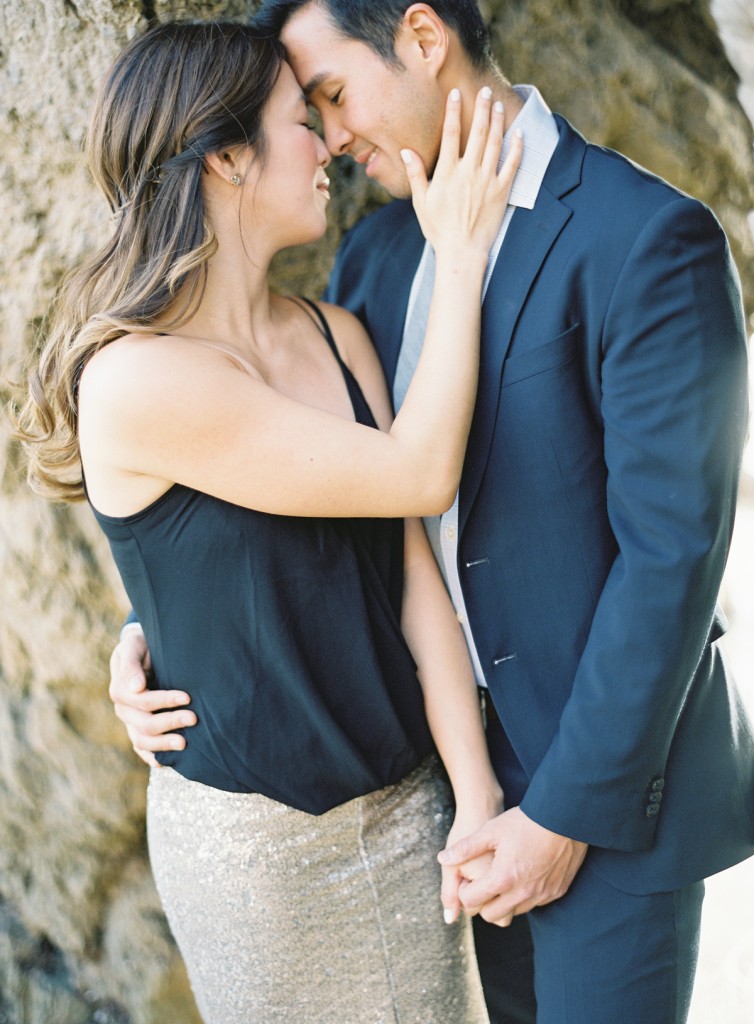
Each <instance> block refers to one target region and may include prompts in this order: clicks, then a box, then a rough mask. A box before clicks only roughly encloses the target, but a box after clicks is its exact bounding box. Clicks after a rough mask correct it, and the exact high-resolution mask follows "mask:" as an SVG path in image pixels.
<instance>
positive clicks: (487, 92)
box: [482, 85, 492, 100]
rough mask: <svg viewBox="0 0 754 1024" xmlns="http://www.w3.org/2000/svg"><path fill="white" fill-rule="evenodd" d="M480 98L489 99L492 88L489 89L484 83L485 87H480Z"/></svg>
mask: <svg viewBox="0 0 754 1024" xmlns="http://www.w3.org/2000/svg"><path fill="white" fill-rule="evenodd" d="M482 99H484V100H491V99H492V89H490V87H489V86H488V85H485V87H484V88H483V89H482Z"/></svg>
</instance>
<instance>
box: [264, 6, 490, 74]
mask: <svg viewBox="0 0 754 1024" xmlns="http://www.w3.org/2000/svg"><path fill="white" fill-rule="evenodd" d="M414 2H415V0H264V2H263V3H262V6H261V8H260V10H259V13H258V14H257V16H256V18H255V24H256V25H257V26H258V28H259V29H260V30H261V31H263V32H265V33H269V34H270V35H275V36H277V35H279V34H280V32H281V31H282V30H283V28H284V27H285V25H286V23H287V21H288V19H289V18H291V17H293V15H294V14H296V12H297V11H300V10H301V8H302V7H307V6H309V5H316V6H317V7H321V8H322V9H323V10H324V11H326V12H327V14H329V16H330V18H331V19H332V22H333V24H334V25H335V27H336V28H337V30H338V31H339V32H340V33H341V34H342V35H343V36H344V37H345V38H346V39H356V40H358V41H359V42H361V43H366V45H367V46H369V47H371V49H373V50H374V51H375V53H377V54H378V55H379V56H380V57H381V58H382V59H383V60H384V61H385V62H386V63H388V64H398V63H399V61H398V58H397V56H396V53H395V38H396V36H397V34H398V28H399V26H400V23H401V20H402V19H403V15H404V14H405V13H406V11H407V10H408V8H409V7H410V6H411V4H412V3H414ZM429 6H430V7H432V9H433V10H434V11H435V12H436V14H437V15H438V16H439V17H440V18H442V20H443V21H444V22H445V24H446V25H447V26H448V28H451V29H453V30H454V31H455V33H456V35H457V36H458V38H459V39H460V41H461V45H462V46H463V49H464V50H465V52H466V54H467V56H468V57H469V59H470V60H471V62H472V63H473V64H474V65H475V66H476V67H478V68H479V69H480V70H481V69H487V68H490V67H491V66H493V65H494V59H493V56H492V48H491V45H490V36H489V32H488V31H487V26H486V25H485V23H484V19H483V18H482V15H481V12H480V10H479V8H478V7H477V4H476V0H430V4H429Z"/></svg>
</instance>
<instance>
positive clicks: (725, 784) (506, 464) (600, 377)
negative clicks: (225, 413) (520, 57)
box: [112, 0, 754, 1024]
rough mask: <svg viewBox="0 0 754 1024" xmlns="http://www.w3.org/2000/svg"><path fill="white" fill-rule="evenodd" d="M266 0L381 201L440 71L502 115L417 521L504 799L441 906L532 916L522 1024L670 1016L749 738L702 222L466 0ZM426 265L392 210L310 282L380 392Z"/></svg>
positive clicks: (732, 471) (719, 325) (753, 801)
mask: <svg viewBox="0 0 754 1024" xmlns="http://www.w3.org/2000/svg"><path fill="white" fill-rule="evenodd" d="M261 17H262V23H263V24H264V25H265V26H266V27H267V28H268V29H269V30H270V31H273V32H278V33H280V35H281V38H282V40H283V42H284V43H285V45H286V48H287V51H288V55H289V59H290V62H291V65H292V67H293V69H294V71H295V73H296V76H297V78H298V79H299V81H300V82H301V84H302V87H303V89H304V91H305V93H306V94H307V96H308V98H309V100H310V102H311V103H312V104H313V105H314V106H315V107H316V108H317V110H318V112H319V113H320V115H321V118H322V123H323V128H324V132H325V141H326V142H327V145H328V148H329V149H330V151H331V152H332V153H333V154H334V155H342V154H344V153H349V154H350V155H351V156H353V157H354V158H355V159H356V161H357V162H358V163H361V164H363V165H364V166H365V169H366V173H367V174H368V175H369V176H371V177H373V178H375V179H376V180H377V181H379V182H381V183H382V184H383V185H385V187H386V188H387V189H388V190H389V191H390V192H392V193H393V195H395V196H397V197H406V196H408V195H409V188H408V183H407V180H406V177H405V170H404V168H403V165H402V161H401V158H400V149H401V148H403V147H409V146H410V147H411V148H413V149H414V150H417V151H418V152H419V153H420V154H421V155H422V157H423V158H424V160H425V163H426V165H427V166H428V167H430V168H431V167H432V166H433V164H434V160H435V159H436V155H437V147H438V141H439V134H440V124H441V118H442V109H443V105H444V101H445V97H446V96H447V93H448V91H449V90H450V89H451V88H452V87H454V86H457V87H459V88H460V89H461V92H462V94H463V96H464V100H465V102H464V110H466V111H469V110H471V109H472V104H471V102H470V98H471V97H472V96H473V95H474V94H475V93H476V91H477V90H478V88H479V87H480V86H482V85H485V84H487V85H489V86H490V88H492V90H493V92H494V94H495V97H496V98H500V99H502V100H503V101H504V103H505V107H506V127H507V130H508V133H510V131H512V130H514V127H520V128H522V130H523V133H524V143H525V148H524V156H523V160H522V164H521V168H520V171H519V174H518V177H517V180H516V183H515V184H514V188H513V191H512V193H511V199H510V206H509V209H508V212H507V214H506V217H505V220H504V222H503V225H502V228H501V232H500V236H499V238H498V240H497V242H496V244H495V246H493V249H492V251H491V253H490V267H489V272H488V284H487V287H486V294H485V298H484V306H483V334H482V362H481V372H480V387H479V395H478V399H477V408H476V413H475V418H474V424H473V427H472V431H471V435H470V439H469V446H468V453H467V459H466V465H465V469H464V474H463V478H462V481H461V487H460V492H459V497H458V500H457V502H456V505H454V507H453V508H452V509H451V510H450V511H449V512H448V513H446V515H445V516H443V517H442V519H441V521H439V522H431V523H429V524H428V526H429V532H430V535H431V538H432V540H433V546H434V548H435V552H436V554H437V555H438V559H439V561H440V564H441V567H442V568H443V570H444V573H445V576H446V581H447V583H448V587H449V590H450V592H451V595H452V597H453V600H454V603H455V605H456V608H457V611H458V615H459V620H460V621H461V623H462V625H463V627H464V630H465V632H466V636H467V640H468V643H469V647H470V651H471V653H472V658H473V660H474V663H475V667H476V671H477V677H478V682H479V684H480V687H482V688H483V693H485V694H486V701H485V703H486V709H487V735H488V741H489V747H490V752H491V756H492V759H493V764H494V765H495V768H496V771H497V772H498V774H499V777H500V779H501V782H502V784H503V787H504V791H505V797H506V810H505V812H504V813H503V814H502V815H500V816H499V817H498V818H495V819H494V820H493V821H491V822H490V823H489V824H488V825H487V826H486V827H485V828H484V829H483V830H481V832H480V833H478V834H477V835H476V836H473V837H471V838H470V839H469V840H467V841H462V842H461V843H459V844H457V845H456V847H454V849H453V850H451V851H448V852H447V853H446V854H443V855H442V856H443V857H445V858H446V862H448V861H449V862H451V863H458V864H461V863H462V862H463V861H464V860H466V859H468V858H471V857H473V856H475V855H476V854H478V853H479V852H481V851H482V850H492V851H494V860H493V862H492V866H491V868H490V869H489V871H488V872H487V873H486V874H485V875H484V876H483V877H482V878H480V879H478V880H477V881H475V882H473V883H469V884H464V885H463V886H462V891H461V898H462V901H463V905H464V907H465V908H466V909H467V910H469V911H470V912H475V913H478V914H479V916H480V917H481V918H483V919H484V920H486V921H488V922H492V923H499V924H507V923H508V922H509V921H510V919H511V917H513V919H514V921H516V922H517V926H518V927H521V922H522V921H523V920H525V919H528V922H529V926H530V928H531V935H532V939H533V948H534V963H535V972H536V981H535V984H536V998H537V1011H536V1012H537V1016H536V1020H537V1021H538V1022H539V1024H564V1022H578V1024H607V1022H615V1024H617V1022H625V1021H632V1022H634V1021H635V1022H640V1024H676V1022H682V1021H684V1020H685V1019H686V1013H687V1009H688V1003H689V999H690V995H691V989H692V984H693V975H694V969H695V958H696V945H697V940H698V932H699V923H700V914H701V902H702V896H703V882H702V879H703V878H704V877H706V876H707V875H709V874H712V873H714V872H717V871H720V870H722V869H723V868H725V867H728V866H729V865H731V864H733V863H736V862H737V861H740V860H742V859H744V858H745V857H747V856H749V855H751V853H752V852H754V741H753V740H752V733H751V728H750V726H749V725H748V723H747V722H746V721H745V719H744V717H743V715H742V712H741V710H740V704H739V702H738V701H737V698H736V696H735V694H734V692H733V690H732V686H731V684H730V683H729V681H728V680H727V678H726V672H725V667H724V665H723V663H722V660H721V656H720V652H719V651H718V649H717V646H716V641H717V640H718V639H719V638H720V636H721V635H722V634H723V632H724V625H723V623H722V620H721V618H720V616H719V615H718V614H717V613H716V611H715V601H716V597H717V593H718V589H719V585H720V580H721V577H722V573H723V569H724V565H725V560H726V557H727V552H728V547H729V542H730V535H731V529H732V522H733V511H734V506H735V499H736V489H737V479H738V471H739V465H740V455H741V448H742V443H743V436H744V432H745V426H746V412H747V407H746V371H745V358H746V357H745V336H744V326H743V315H742V308H741V300H740V293H739V290H738V285H737V280H736V275H735V270H734V268H733V266H732V264H731V262H730V255H729V252H728V248H727V245H726V242H725V238H724V235H723V233H722V231H721V229H720V227H719V225H718V224H717V222H716V220H715V218H714V217H713V216H712V214H711V213H710V212H709V211H708V210H706V209H705V208H704V207H703V206H702V205H701V204H700V203H698V202H696V201H694V200H691V199H689V198H688V197H686V196H684V195H682V194H681V193H679V192H677V191H676V190H674V189H672V188H671V187H670V186H668V185H667V184H666V183H664V182H661V181H660V180H658V179H657V178H655V177H653V176H652V175H650V174H648V173H647V172H645V171H643V170H642V169H640V168H637V167H636V166H634V165H633V164H631V163H629V162H628V161H627V160H625V159H624V158H622V157H620V156H619V155H617V154H615V153H611V152H609V151H606V150H603V149H599V148H597V147H594V146H591V145H588V144H587V143H586V142H585V141H584V140H583V139H582V138H581V136H579V135H578V134H577V133H576V132H575V131H574V130H573V129H572V128H571V127H570V125H568V124H567V122H565V121H564V120H563V119H562V118H559V117H554V116H553V115H552V114H551V113H550V112H549V110H548V109H547V107H546V106H545V104H544V101H543V100H542V98H541V97H540V96H539V94H538V93H537V92H536V90H534V89H531V88H530V87H522V88H519V89H516V90H514V89H512V88H511V87H510V86H509V85H508V83H507V82H506V81H505V80H504V79H502V76H500V74H499V72H498V71H497V69H496V68H495V66H494V64H493V62H492V58H491V56H490V51H489V42H488V40H487V36H486V32H485V29H484V25H483V22H482V20H481V17H480V15H479V12H478V10H477V7H476V4H475V3H474V2H472V0H435V2H433V3H431V4H424V3H413V4H409V3H407V2H405V0H403V2H402V0H384V2H381V3H379V4H374V3H372V2H371V0H349V2H346V0H293V2H287V0H268V2H267V3H265V4H264V5H263V9H262V15H261ZM465 131H468V123H467V124H466V125H465ZM504 152H505V147H504ZM432 273H433V259H432V253H431V250H429V249H428V248H427V247H425V246H424V244H423V241H422V238H421V233H420V231H419V229H418V226H417V223H416V220H415V218H414V216H413V213H412V209H411V205H410V203H408V202H405V201H403V202H396V203H392V204H390V205H388V206H387V207H385V208H384V209H382V210H380V211H378V212H377V213H376V214H374V215H372V216H371V217H369V218H367V219H366V220H365V221H363V222H362V223H361V224H359V225H357V226H356V227H355V228H354V229H353V230H352V231H351V232H350V233H349V234H348V235H347V236H346V238H345V240H344V241H343V243H342V245H341V247H340V250H339V253H338V258H337V261H336V265H335V268H334V271H333V274H332V277H331V280H330V284H329V287H328V293H327V296H326V297H327V298H328V299H329V300H330V301H333V302H338V303H341V304H343V305H345V306H347V307H348V308H350V309H351V310H352V311H353V312H355V313H356V315H357V316H359V317H360V319H361V320H362V321H363V322H364V324H365V325H366V327H367V329H368V330H369V332H370V334H371V336H372V338H373V339H374V342H375V345H376V346H377V348H378V351H379V353H380V357H381V359H382V363H383V366H384V368H385V373H386V376H387V378H388V380H389V382H390V383H391V386H392V387H393V392H394V397H395V401H396V404H399V403H400V401H401V399H402V397H403V394H404V393H405V388H406V385H407V382H408V380H410V376H411V373H412V370H413V367H414V365H415V363H416V360H417V358H418V353H419V350H420V347H421V341H422V338H423V332H424V323H425V320H426V312H427V305H428V294H430V293H431V285H432ZM438 443H442V438H438ZM143 651H144V646H143V640H141V639H140V638H139V635H138V633H137V632H136V633H135V635H133V636H131V638H130V640H127V641H126V642H124V644H122V645H121V646H120V648H117V649H116V656H115V657H114V669H113V673H114V683H113V687H112V693H113V697H114V699H116V700H117V701H118V702H119V703H120V705H121V706H120V708H119V714H120V715H121V717H122V718H123V719H124V720H125V721H126V722H127V723H128V725H129V731H130V733H131V737H132V740H133V742H134V743H135V746H137V747H142V748H151V749H160V747H161V744H166V743H169V742H178V743H182V742H183V740H182V738H180V737H179V738H172V739H171V740H166V739H165V738H164V737H163V738H162V739H157V740H156V739H155V738H154V736H153V735H150V733H151V734H153V733H154V732H156V730H157V729H158V727H159V726H158V725H157V724H156V723H153V722H149V721H148V719H147V715H146V712H147V711H149V710H151V709H153V708H156V707H163V706H166V705H167V704H169V703H170V702H171V701H173V702H174V703H175V704H177V703H180V702H181V701H182V700H185V696H184V697H181V696H180V695H178V696H175V697H170V696H169V695H167V696H166V695H165V694H152V695H144V694H140V693H138V692H137V693H134V694H132V695H131V696H128V687H127V685H126V679H127V678H129V677H131V676H132V675H135V676H136V682H135V684H134V685H135V686H136V687H137V689H140V688H141V687H142V685H143V683H142V680H141V674H140V670H139V668H138V664H137V662H138V660H139V658H140V656H141V654H142V653H143ZM121 662H122V664H121ZM129 705H130V706H129ZM184 715H190V712H186V711H179V712H174V713H173V715H172V716H171V715H168V716H166V722H165V726H166V728H167V727H173V728H174V727H175V725H176V724H178V722H180V721H181V716H184ZM176 716H177V717H176ZM158 717H160V716H158ZM145 756H147V757H149V755H148V754H145ZM522 915H525V918H523V917H522ZM492 934H494V933H493V930H492V929H489V928H485V927H483V926H481V925H480V926H479V931H478V933H477V941H478V943H479V955H480V963H481V965H482V968H483V975H484V981H485V993H486V995H487V996H488V1000H489V1002H490V1006H491V1011H492V1017H493V1020H495V1021H503V1020H506V1021H507V1020H510V1021H513V1020H527V1019H528V1020H531V1019H533V1017H532V1013H533V1011H532V1010H531V1009H530V1008H527V1007H526V1005H524V1006H523V1007H522V1008H521V1009H520V1010H519V1009H517V1008H516V1005H515V999H514V997H513V996H509V995H508V994H507V991H506V989H507V983H506V968H508V976H509V975H510V964H509V963H507V956H506V954H505V953H504V952H502V953H499V954H497V953H495V951H494V944H493V942H492V939H491V935H492ZM500 934H505V933H504V932H501V933H500ZM495 956H499V960H498V961H497V962H496V963H495V961H494V957H495ZM490 962H493V963H494V964H495V965H494V969H493V970H491V971H490V970H487V969H486V967H487V965H488V964H489V963H490ZM497 982H499V983H500V985H499V988H498V986H497V984H496V983H497ZM526 1002H527V1000H526V998H525V996H524V998H523V1003H524V1004H526Z"/></svg>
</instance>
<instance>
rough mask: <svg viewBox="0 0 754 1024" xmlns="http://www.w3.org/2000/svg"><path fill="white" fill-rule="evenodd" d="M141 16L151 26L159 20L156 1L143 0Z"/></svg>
mask: <svg viewBox="0 0 754 1024" xmlns="http://www.w3.org/2000/svg"><path fill="white" fill-rule="evenodd" d="M141 16H142V18H144V20H145V21H146V22H147V24H149V25H151V24H153V23H154V22H155V21H156V20H157V9H156V5H155V2H154V0H142V3H141Z"/></svg>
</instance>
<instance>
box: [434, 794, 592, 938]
mask: <svg viewBox="0 0 754 1024" xmlns="http://www.w3.org/2000/svg"><path fill="white" fill-rule="evenodd" d="M450 838H451V837H449V839H450ZM587 849H588V846H587V844H586V843H581V842H578V841H577V840H575V839H568V838H567V837H566V836H561V835H558V834H557V833H556V832H551V831H549V829H546V828H543V827H542V826H541V825H538V824H537V823H536V822H535V821H532V819H531V818H529V817H527V815H526V814H525V813H524V812H523V811H522V810H521V808H520V807H513V808H511V809H510V810H508V811H504V812H503V813H502V814H500V815H498V816H497V817H496V818H492V819H491V820H490V821H488V822H487V824H486V825H484V826H482V828H480V829H479V830H478V831H477V832H474V833H473V834H472V835H470V836H467V837H466V838H464V839H461V840H459V841H458V842H453V843H452V845H451V844H450V843H449V845H448V847H447V848H446V849H445V850H443V851H442V852H441V853H440V854H438V860H439V862H440V864H441V865H442V866H443V904H444V905H445V907H446V908H448V907H453V906H454V902H455V899H456V898H457V900H458V902H460V905H461V906H462V907H463V909H464V910H465V911H466V913H467V914H472V915H473V914H479V915H480V916H481V917H483V918H484V920H485V921H489V922H491V923H492V924H497V925H500V926H501V927H506V926H507V925H509V924H510V923H511V921H512V919H513V917H514V916H515V915H517V914H525V913H526V912H527V911H529V910H531V909H532V908H533V907H541V906H544V905H545V904H547V903H552V902H553V901H554V900H557V899H560V897H561V896H564V895H565V893H566V892H567V891H568V889H569V887H570V885H571V883H572V882H573V879H574V878H575V877H576V873H577V872H578V870H579V868H580V867H581V865H582V864H583V862H584V857H585V856H586V852H587ZM450 869H455V877H456V879H457V897H455V894H454V893H453V892H452V887H451V885H450V884H449V882H448V878H449V870H450Z"/></svg>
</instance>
